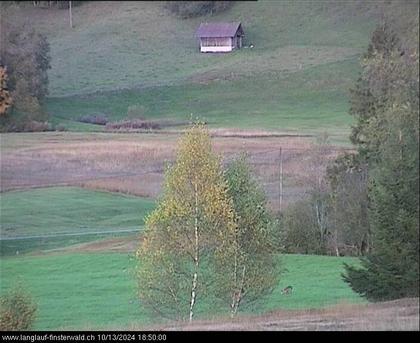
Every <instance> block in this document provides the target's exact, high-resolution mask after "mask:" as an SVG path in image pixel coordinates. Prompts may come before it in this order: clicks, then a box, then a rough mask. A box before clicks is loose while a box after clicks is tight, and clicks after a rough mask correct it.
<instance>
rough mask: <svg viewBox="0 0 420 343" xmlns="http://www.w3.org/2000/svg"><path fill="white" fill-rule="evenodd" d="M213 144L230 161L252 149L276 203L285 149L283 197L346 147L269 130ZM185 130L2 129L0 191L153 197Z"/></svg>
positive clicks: (301, 192)
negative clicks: (60, 188) (54, 189)
mask: <svg viewBox="0 0 420 343" xmlns="http://www.w3.org/2000/svg"><path fill="white" fill-rule="evenodd" d="M211 132H212V134H213V135H215V136H214V137H213V146H214V150H215V151H216V152H217V153H218V154H220V155H223V161H224V163H225V164H227V163H228V162H229V161H231V160H232V158H234V157H235V156H237V155H238V154H239V153H240V152H244V151H246V152H248V154H249V157H250V162H251V165H252V168H253V170H254V173H255V175H256V177H257V179H258V180H259V181H260V183H261V184H262V185H263V187H264V189H265V191H266V193H267V196H268V198H269V200H270V207H271V208H272V209H278V203H279V180H280V174H279V173H280V171H279V155H280V154H279V151H280V148H282V159H283V180H284V183H283V203H284V204H285V205H287V204H288V203H292V202H294V201H296V200H297V199H300V198H301V197H303V196H305V192H306V190H307V189H308V187H309V186H310V185H311V184H312V183H313V182H316V180H317V179H318V177H319V175H322V174H323V173H324V172H325V167H326V162H327V161H328V160H330V159H331V158H334V157H335V156H337V154H339V153H340V151H341V149H339V148H336V147H332V146H330V147H328V148H327V149H323V150H322V149H319V148H318V147H316V146H314V144H313V143H312V141H311V139H310V138H308V137H298V136H293V137H291V136H284V135H276V134H273V133H270V132H264V131H243V130H223V129H220V130H212V131H211ZM179 137H180V136H179V135H178V134H172V135H157V134H129V133H127V134H112V133H89V134H77V133H67V132H62V133H56V132H55V133H43V134H30V135H29V134H26V135H25V134H7V135H2V136H1V138H2V156H1V162H2V163H1V191H8V190H13V189H22V188H32V187H47V186H56V185H75V186H82V187H86V188H90V189H100V190H108V191H113V192H121V193H126V194H134V195H139V196H145V197H152V198H155V197H157V196H158V194H159V193H160V191H161V186H162V181H163V173H164V170H165V166H166V165H167V164H168V163H172V162H173V161H174V159H175V149H176V143H177V140H178V138H179Z"/></svg>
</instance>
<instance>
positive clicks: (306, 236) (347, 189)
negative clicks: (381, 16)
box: [281, 17, 419, 301]
mask: <svg viewBox="0 0 420 343" xmlns="http://www.w3.org/2000/svg"><path fill="white" fill-rule="evenodd" d="M417 19H418V17H417ZM418 32H419V31H418V21H417V23H416V24H415V25H412V26H408V28H407V29H406V30H405V32H404V34H401V30H397V29H396V25H395V23H392V22H390V21H384V22H383V23H381V24H380V25H379V26H378V27H377V28H376V30H375V31H374V32H373V34H372V37H371V41H370V44H369V46H368V49H367V51H366V53H365V54H364V55H363V56H362V59H361V67H362V71H361V74H360V76H359V78H358V80H357V82H356V84H355V87H354V88H353V89H352V90H351V96H350V103H351V107H350V114H351V115H352V116H353V117H354V118H355V124H354V125H353V127H352V131H351V135H350V140H351V142H352V143H353V144H354V146H355V147H356V150H357V151H356V152H355V153H347V154H345V155H343V156H340V157H339V158H337V159H336V160H335V161H334V162H333V163H332V164H331V165H329V166H328V168H327V176H326V178H325V179H323V180H322V182H320V183H318V184H317V185H315V186H314V187H313V189H312V190H311V192H310V194H309V197H308V198H307V199H305V200H303V201H300V202H298V203H297V204H295V205H293V206H291V207H290V208H289V209H288V210H287V211H285V213H284V215H283V217H282V218H281V231H282V244H283V248H284V249H285V251H288V252H294V253H313V254H336V255H356V256H361V266H362V267H361V268H357V267H353V266H349V265H346V266H345V273H343V278H344V280H345V281H346V282H347V283H349V285H350V286H351V287H352V289H353V290H354V291H356V292H357V293H359V294H361V295H362V296H365V297H366V298H368V299H369V300H375V301H376V300H389V299H395V298H401V297H418V296H419V78H418V75H419V60H418V58H419V51H418V39H419V36H418ZM403 37H404V39H403Z"/></svg>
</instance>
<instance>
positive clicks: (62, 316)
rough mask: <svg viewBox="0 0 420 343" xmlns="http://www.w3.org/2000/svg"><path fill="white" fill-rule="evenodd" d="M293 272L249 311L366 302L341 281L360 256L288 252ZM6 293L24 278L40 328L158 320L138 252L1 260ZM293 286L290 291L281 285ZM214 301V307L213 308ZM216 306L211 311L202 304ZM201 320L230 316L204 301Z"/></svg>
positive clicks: (285, 259)
mask: <svg viewBox="0 0 420 343" xmlns="http://www.w3.org/2000/svg"><path fill="white" fill-rule="evenodd" d="M281 262H282V264H284V265H285V266H287V269H288V270H289V271H288V272H286V273H285V274H284V276H283V277H282V279H281V281H280V283H279V285H278V287H277V288H276V289H275V290H274V292H273V293H272V294H271V295H270V296H269V297H267V298H266V299H264V301H263V302H262V303H261V306H260V307H259V308H248V309H246V310H245V312H244V313H249V314H251V313H253V314H255V313H263V312H266V311H271V310H275V309H277V310H278V309H303V308H307V309H310V308H321V307H325V306H328V305H334V304H337V303H362V302H364V301H363V300H362V299H361V298H360V297H359V296H358V295H356V294H355V293H353V292H352V291H351V290H350V288H349V287H348V286H347V285H346V284H345V283H344V282H343V281H342V280H341V277H340V273H341V271H342V264H343V262H347V263H357V259H355V258H337V257H328V256H310V255H283V256H282V257H281ZM0 263H1V273H2V282H1V291H2V292H4V291H5V290H6V289H7V288H8V287H9V286H10V285H11V284H12V283H13V282H15V281H17V280H20V281H22V282H23V283H24V284H25V285H26V286H27V288H28V289H29V290H30V292H31V293H32V295H33V297H34V299H35V300H36V301H37V303H38V308H39V313H38V317H37V320H36V323H35V329H39V330H45V329H83V328H88V329H100V328H109V327H120V328H121V327H129V326H130V325H138V326H140V327H141V326H142V325H148V324H149V325H150V324H152V323H153V324H156V323H159V321H160V320H159V319H158V318H154V317H153V316H150V314H148V313H147V312H145V311H144V309H142V307H141V304H139V302H138V300H136V280H135V277H134V268H135V264H136V260H135V258H134V255H133V253H129V254H127V253H96V254H92V253H88V254H87V253H85V254H83V253H78V254H75V253H59V254H50V255H45V256H25V257H13V258H2V259H0ZM287 285H292V286H293V287H294V292H293V293H292V294H291V295H282V294H281V289H282V288H284V287H286V286H287ZM210 305H211V306H210ZM210 307H211V308H212V311H211V312H210V314H208V313H207V314H205V313H203V308H210ZM197 310H198V316H197V319H200V318H201V319H204V318H209V317H210V318H212V317H213V316H216V315H226V314H227V312H226V311H223V310H222V309H221V308H220V307H217V306H214V305H213V304H203V306H202V308H201V311H200V308H198V309H197Z"/></svg>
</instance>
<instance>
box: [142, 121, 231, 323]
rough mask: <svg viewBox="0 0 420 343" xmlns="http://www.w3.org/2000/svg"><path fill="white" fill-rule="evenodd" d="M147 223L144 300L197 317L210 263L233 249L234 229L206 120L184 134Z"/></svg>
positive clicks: (167, 312) (163, 310)
mask: <svg viewBox="0 0 420 343" xmlns="http://www.w3.org/2000/svg"><path fill="white" fill-rule="evenodd" d="M146 228H147V229H146V233H145V239H144V241H143V243H142V245H141V246H140V248H139V250H138V253H137V255H138V257H139V267H138V281H139V296H140V299H141V301H142V303H143V305H144V306H146V307H148V308H151V309H153V310H155V311H156V312H158V313H159V314H160V315H163V316H169V317H171V316H172V317H173V316H175V317H176V318H178V319H186V318H188V319H189V321H192V320H193V318H194V314H195V309H196V306H197V303H198V302H199V301H200V299H202V298H203V297H204V295H205V292H206V289H208V287H209V285H210V284H211V281H212V279H213V275H211V271H212V270H214V269H213V268H212V267H211V266H212V265H213V264H214V263H215V261H216V260H217V259H221V258H223V257H224V256H228V255H229V251H231V250H232V249H233V248H232V244H230V243H231V242H232V236H233V234H234V228H235V222H234V210H233V205H232V201H231V200H230V198H229V197H228V194H227V183H226V181H225V180H224V177H223V171H222V168H221V162H220V158H219V157H218V156H216V155H215V154H214V153H213V152H212V148H211V142H210V136H209V133H208V131H207V130H206V129H205V127H204V126H203V125H202V124H199V123H197V124H194V125H193V126H192V127H191V128H190V129H189V130H188V131H187V132H186V134H185V135H184V136H183V137H182V139H181V141H180V143H179V148H178V152H177V158H176V161H175V163H174V165H173V166H172V167H170V168H169V169H168V170H167V172H166V175H165V185H164V192H163V196H162V198H161V200H160V201H159V203H158V206H157V208H156V210H155V211H153V212H152V213H151V214H150V216H148V218H147V219H146Z"/></svg>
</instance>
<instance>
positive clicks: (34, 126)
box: [23, 120, 51, 132]
mask: <svg viewBox="0 0 420 343" xmlns="http://www.w3.org/2000/svg"><path fill="white" fill-rule="evenodd" d="M23 131H24V132H44V131H51V126H50V124H49V123H48V122H46V121H45V122H40V121H36V120H31V121H29V122H27V123H25V125H24V127H23Z"/></svg>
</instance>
